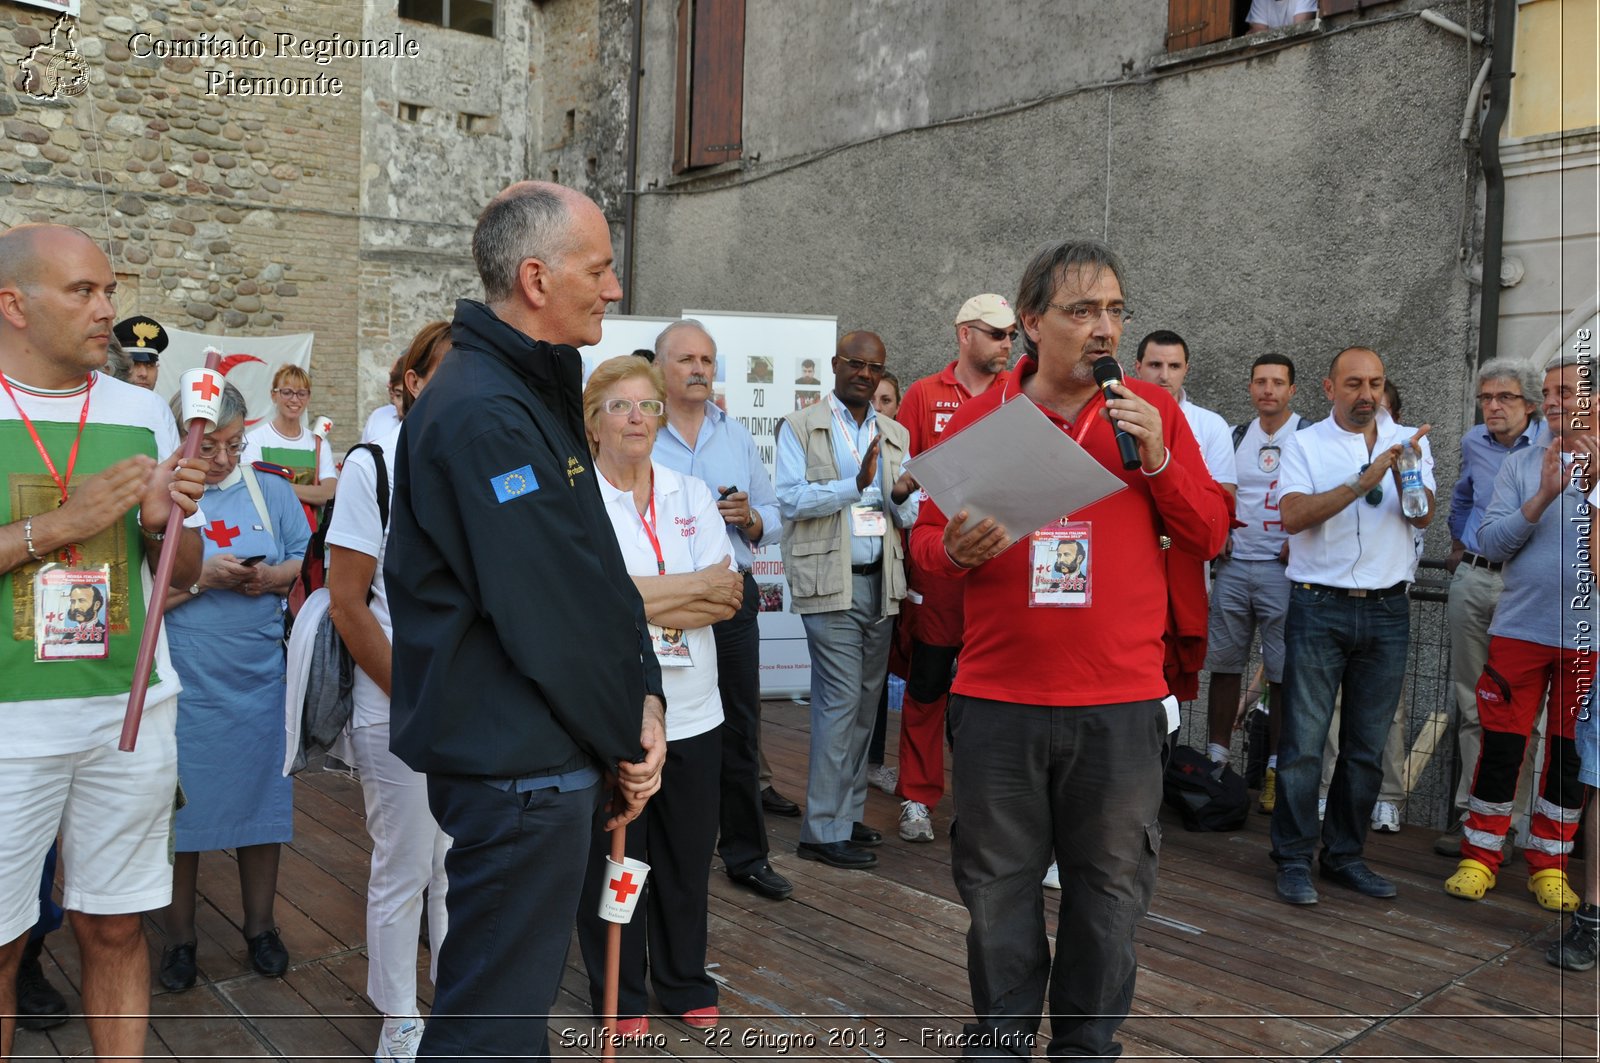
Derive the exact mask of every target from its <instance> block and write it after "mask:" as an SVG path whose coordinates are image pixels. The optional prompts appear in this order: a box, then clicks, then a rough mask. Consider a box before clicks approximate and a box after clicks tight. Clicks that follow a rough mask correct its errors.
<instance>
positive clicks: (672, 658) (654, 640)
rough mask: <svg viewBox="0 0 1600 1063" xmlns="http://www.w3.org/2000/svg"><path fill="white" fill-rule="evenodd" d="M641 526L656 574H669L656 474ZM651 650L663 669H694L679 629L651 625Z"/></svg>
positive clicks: (641, 516)
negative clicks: (658, 525) (660, 535)
mask: <svg viewBox="0 0 1600 1063" xmlns="http://www.w3.org/2000/svg"><path fill="white" fill-rule="evenodd" d="M639 524H640V526H641V527H643V528H644V534H645V538H647V539H649V540H650V548H651V549H652V550H654V551H655V553H656V573H657V574H658V575H662V576H664V575H666V574H667V558H666V555H665V554H664V553H662V551H661V540H660V539H659V538H657V536H656V481H655V473H654V472H653V471H652V472H651V474H650V508H649V510H648V511H647V513H641V514H639ZM649 627H650V648H651V649H653V650H654V651H655V654H656V663H657V664H658V665H660V666H661V667H662V668H692V667H693V666H694V658H693V657H691V656H690V655H689V642H688V640H687V639H686V638H684V632H683V629H682V628H679V627H662V626H661V625H660V624H650V625H649Z"/></svg>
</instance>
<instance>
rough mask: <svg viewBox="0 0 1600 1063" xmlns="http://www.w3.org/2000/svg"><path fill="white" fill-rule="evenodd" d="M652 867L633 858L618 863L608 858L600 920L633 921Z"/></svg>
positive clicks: (602, 885) (610, 921)
mask: <svg viewBox="0 0 1600 1063" xmlns="http://www.w3.org/2000/svg"><path fill="white" fill-rule="evenodd" d="M648 874H650V865H649V864H647V863H645V862H644V861H643V860H635V859H633V858H632V857H631V856H630V857H623V860H622V863H620V864H619V863H617V862H616V861H615V860H612V859H611V857H609V856H608V857H606V879H605V882H603V883H602V884H601V887H600V918H601V919H604V920H606V921H607V922H609V923H629V922H632V921H633V910H634V909H635V908H637V907H638V906H639V894H641V893H643V892H644V880H645V876H646V875H648Z"/></svg>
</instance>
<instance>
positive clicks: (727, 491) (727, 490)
mask: <svg viewBox="0 0 1600 1063" xmlns="http://www.w3.org/2000/svg"><path fill="white" fill-rule="evenodd" d="M738 493H739V485H738V484H734V485H733V486H732V487H724V488H723V489H722V490H721V491H720V492H718V494H717V501H718V502H726V501H727V500H728V496H729V495H734V494H738Z"/></svg>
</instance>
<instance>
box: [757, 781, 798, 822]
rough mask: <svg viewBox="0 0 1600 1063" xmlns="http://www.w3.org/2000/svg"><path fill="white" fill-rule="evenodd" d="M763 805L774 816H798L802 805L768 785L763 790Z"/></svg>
mask: <svg viewBox="0 0 1600 1063" xmlns="http://www.w3.org/2000/svg"><path fill="white" fill-rule="evenodd" d="M761 807H762V808H764V809H766V810H767V811H768V812H771V813H772V814H773V815H774V816H798V815H799V814H800V806H799V805H797V804H795V803H794V802H793V801H791V800H789V799H788V798H787V797H785V796H783V795H782V794H780V793H779V792H778V791H776V790H774V789H773V788H772V787H770V786H768V787H767V788H766V789H764V790H762V791H761Z"/></svg>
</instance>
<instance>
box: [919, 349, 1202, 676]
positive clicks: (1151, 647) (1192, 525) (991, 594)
mask: <svg viewBox="0 0 1600 1063" xmlns="http://www.w3.org/2000/svg"><path fill="white" fill-rule="evenodd" d="M1034 369H1035V365H1034V362H1033V359H1032V358H1031V357H1028V358H1024V359H1023V361H1022V362H1021V363H1019V364H1018V366H1017V367H1016V369H1015V370H1014V371H1013V373H1012V376H1011V380H1010V382H1009V384H1008V385H1006V386H1004V387H996V388H992V389H991V390H989V391H987V392H985V393H984V394H982V395H980V396H978V397H977V398H975V399H973V400H972V401H971V402H969V403H967V404H965V405H964V406H962V407H961V409H960V410H959V411H957V412H956V414H955V415H954V416H953V417H952V418H951V420H950V423H949V424H948V426H947V427H946V431H945V435H946V436H947V437H948V436H950V435H952V434H954V433H956V432H959V431H960V430H961V429H962V428H963V427H965V426H966V425H968V424H971V423H972V422H973V421H975V420H977V419H978V418H980V417H982V416H983V415H984V414H986V413H988V412H990V411H991V410H993V409H995V408H996V407H998V406H999V405H1000V403H1001V402H1002V401H1004V400H1006V399H1018V401H1025V402H1026V401H1031V400H1029V399H1027V398H1025V397H1022V398H1018V388H1019V386H1020V385H1021V383H1022V382H1023V381H1025V380H1026V379H1027V378H1028V377H1029V376H1031V375H1032V373H1033V371H1034ZM1126 386H1127V387H1128V388H1129V389H1130V390H1132V391H1133V392H1134V393H1135V394H1137V395H1139V396H1140V397H1141V398H1143V399H1144V400H1145V401H1146V402H1149V403H1151V404H1152V405H1154V406H1155V407H1156V409H1157V410H1158V411H1160V413H1161V423H1162V435H1163V437H1164V439H1165V442H1166V445H1167V451H1168V454H1169V460H1168V463H1167V466H1166V467H1165V468H1164V469H1162V471H1161V472H1160V473H1158V474H1157V475H1155V476H1146V475H1144V473H1143V472H1141V471H1140V470H1138V469H1135V470H1133V471H1132V472H1129V471H1126V470H1124V469H1123V468H1122V464H1121V462H1120V461H1119V460H1118V457H1117V444H1116V438H1115V436H1114V435H1113V432H1112V428H1111V424H1110V422H1109V421H1107V420H1106V418H1105V417H1104V416H1103V410H1104V404H1103V402H1102V400H1101V399H1100V398H1099V396H1096V397H1095V398H1093V399H1092V400H1090V402H1089V404H1088V405H1087V406H1085V407H1084V409H1083V411H1082V412H1081V413H1080V414H1079V420H1078V424H1079V425H1080V426H1081V423H1082V419H1083V418H1084V417H1091V418H1093V420H1092V422H1091V424H1090V425H1089V427H1088V429H1087V431H1086V432H1085V435H1084V438H1083V447H1084V449H1086V450H1087V451H1088V452H1089V453H1090V454H1091V455H1093V456H1094V457H1095V459H1096V460H1098V461H1099V462H1100V464H1101V465H1103V466H1105V467H1106V468H1107V469H1108V470H1110V471H1111V472H1112V474H1113V475H1115V476H1117V477H1118V478H1119V479H1121V480H1122V482H1123V483H1124V484H1126V485H1127V489H1126V490H1123V491H1118V492H1117V493H1115V494H1113V495H1110V496H1109V497H1107V498H1103V499H1101V500H1100V501H1099V502H1096V503H1095V504H1094V505H1092V506H1088V507H1086V508H1084V509H1082V510H1080V511H1078V512H1077V513H1073V514H1070V516H1071V518H1072V519H1073V520H1081V521H1089V522H1090V523H1091V533H1090V547H1089V551H1090V572H1091V584H1092V586H1093V592H1092V598H1091V603H1090V604H1089V605H1088V606H1085V607H1082V608H1066V609H1061V608H1029V606H1028V584H1029V557H1028V543H1027V542H1026V541H1022V542H1018V543H1016V544H1014V545H1013V546H1012V547H1011V548H1010V549H1009V550H1007V551H1005V552H1004V553H1003V554H1001V555H1000V556H999V557H996V558H995V559H994V560H992V561H989V562H988V563H986V564H984V565H980V566H979V567H978V568H976V569H972V570H970V571H968V570H965V569H962V568H960V567H959V566H957V565H956V564H955V563H954V562H953V561H951V560H950V558H949V555H948V554H946V553H945V549H944V540H943V535H944V526H945V524H946V518H945V515H944V514H943V513H942V512H940V510H939V507H938V506H937V505H935V504H934V503H933V502H932V501H931V500H930V501H928V502H925V503H924V504H923V506H922V510H921V513H920V514H919V515H918V517H917V523H916V526H915V528H913V530H912V533H911V556H912V557H913V559H914V560H915V562H916V565H917V567H918V568H919V569H922V570H928V571H934V572H940V573H943V574H945V575H948V576H949V577H951V578H956V579H962V580H964V581H965V583H966V594H965V602H966V604H965V610H964V635H965V642H964V645H963V649H962V652H961V667H960V668H959V669H958V670H957V672H956V680H955V685H954V688H953V689H954V690H955V692H956V693H958V694H965V695H968V696H971V697H978V698H988V699H992V700H996V701H1008V702H1014V703H1019V704H1039V705H1109V704H1117V703H1120V702H1125V701H1145V700H1152V699H1158V698H1161V697H1164V696H1166V694H1167V692H1168V689H1169V687H1168V681H1167V678H1166V675H1165V668H1164V666H1165V661H1166V648H1165V641H1164V636H1165V633H1166V631H1167V626H1168V623H1167V622H1168V612H1169V606H1168V577H1167V559H1166V557H1165V556H1164V555H1165V553H1167V552H1164V551H1162V549H1161V547H1160V543H1159V536H1160V535H1161V534H1163V533H1164V534H1166V535H1168V536H1170V537H1171V538H1172V540H1173V545H1174V547H1175V548H1177V549H1181V550H1183V551H1184V552H1185V553H1187V554H1188V555H1189V556H1190V558H1192V559H1198V558H1202V557H1205V558H1209V557H1214V556H1216V554H1217V553H1218V552H1220V551H1221V549H1222V545H1223V543H1224V541H1225V540H1226V538H1227V534H1228V526H1229V523H1230V517H1229V507H1228V499H1227V494H1226V492H1224V491H1223V490H1222V488H1221V487H1219V486H1217V483H1216V481H1214V480H1213V479H1212V478H1211V475H1210V474H1209V473H1208V472H1207V471H1206V466H1205V462H1204V460H1202V458H1201V456H1200V448H1199V446H1198V444H1196V443H1195V439H1194V435H1193V433H1192V432H1190V430H1189V422H1188V420H1187V419H1186V418H1185V417H1184V415H1183V412H1182V411H1181V410H1179V409H1178V404H1177V403H1176V402H1175V401H1173V399H1172V396H1170V395H1168V394H1167V392H1166V391H1165V390H1163V389H1162V388H1159V387H1157V386H1155V385H1153V384H1146V383H1144V382H1142V381H1137V380H1129V381H1127V383H1126ZM1043 412H1044V413H1045V415H1046V416H1048V417H1049V418H1050V420H1051V421H1052V422H1054V423H1055V424H1057V425H1058V426H1060V427H1061V428H1062V430H1063V431H1068V430H1071V429H1072V427H1073V426H1072V425H1069V424H1068V423H1067V422H1065V421H1063V420H1062V419H1061V418H1060V417H1057V416H1056V415H1055V414H1054V413H1052V412H1051V411H1049V410H1044V411H1043ZM1198 563H1199V562H1198V561H1196V562H1195V564H1198ZM1181 593H1182V594H1184V595H1185V596H1187V595H1188V593H1189V592H1188V591H1183V592H1181ZM1204 602H1205V599H1204V594H1203V593H1202V594H1201V595H1200V596H1199V609H1200V615H1201V616H1202V617H1203V615H1204V609H1205V604H1204Z"/></svg>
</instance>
